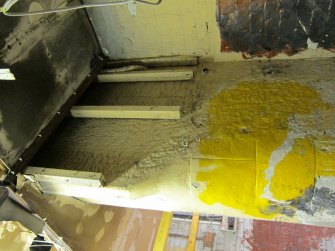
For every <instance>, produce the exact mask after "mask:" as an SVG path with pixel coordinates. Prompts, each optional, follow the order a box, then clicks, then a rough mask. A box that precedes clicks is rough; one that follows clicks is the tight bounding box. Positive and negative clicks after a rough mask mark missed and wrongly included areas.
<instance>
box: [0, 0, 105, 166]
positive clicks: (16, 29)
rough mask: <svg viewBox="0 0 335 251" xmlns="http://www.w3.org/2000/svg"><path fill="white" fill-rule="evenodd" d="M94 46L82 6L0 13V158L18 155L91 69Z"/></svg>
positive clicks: (38, 1) (37, 5) (38, 0)
mask: <svg viewBox="0 0 335 251" xmlns="http://www.w3.org/2000/svg"><path fill="white" fill-rule="evenodd" d="M51 2H52V1H44V0H35V1H19V3H17V4H16V5H15V6H14V7H15V8H13V10H17V11H18V10H22V11H23V10H28V9H30V10H39V9H42V8H50V6H48V5H50V4H51ZM0 4H1V5H2V4H3V1H0ZM99 55H100V49H99V47H98V44H97V42H96V40H95V36H94V33H93V31H92V30H91V27H90V24H89V21H88V19H87V17H86V14H85V12H83V11H77V12H66V13H61V14H51V15H44V16H41V15H39V16H31V17H22V18H21V17H6V16H4V15H2V14H1V15H0V69H1V68H10V70H11V72H12V73H14V75H15V77H16V80H15V81H3V80H0V158H1V159H2V160H4V161H5V162H6V163H7V164H8V165H9V166H11V165H13V163H14V162H15V161H16V160H17V159H18V158H20V156H21V154H22V152H23V151H24V150H25V149H26V148H27V147H29V146H30V145H31V143H32V142H33V140H34V139H35V138H36V137H37V135H38V134H39V132H40V130H41V129H42V128H43V127H44V126H45V125H46V124H47V123H48V122H49V121H50V119H51V118H52V117H54V116H55V114H56V113H57V111H58V109H59V108H60V107H61V105H62V104H64V103H65V101H66V100H67V99H68V98H69V97H70V96H71V95H72V94H73V90H75V89H77V88H78V86H79V85H80V84H81V83H82V82H83V80H84V79H85V78H86V77H87V76H88V75H89V73H90V72H91V63H92V62H93V61H94V60H96V59H97V57H98V56H99Z"/></svg>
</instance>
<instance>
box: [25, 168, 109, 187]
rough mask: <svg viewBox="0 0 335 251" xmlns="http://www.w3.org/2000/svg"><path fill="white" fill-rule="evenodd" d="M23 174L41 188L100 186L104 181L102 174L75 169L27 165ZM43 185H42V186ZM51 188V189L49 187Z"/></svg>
mask: <svg viewBox="0 0 335 251" xmlns="http://www.w3.org/2000/svg"><path fill="white" fill-rule="evenodd" d="M24 175H25V176H26V177H27V176H28V177H29V176H30V177H31V178H32V179H33V180H34V181H37V182H39V183H40V184H43V185H42V190H43V191H44V189H45V190H49V188H54V187H57V186H64V185H68V186H85V187H102V186H103V183H104V181H105V178H104V176H103V174H101V173H95V172H84V171H75V170H63V169H54V168H43V167H33V166H29V167H28V168H27V169H26V171H25V172H24ZM43 186H44V187H43ZM51 190H52V189H51Z"/></svg>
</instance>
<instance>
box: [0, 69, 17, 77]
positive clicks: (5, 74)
mask: <svg viewBox="0 0 335 251" xmlns="http://www.w3.org/2000/svg"><path fill="white" fill-rule="evenodd" d="M0 80H15V76H14V74H13V73H11V72H10V69H8V68H6V69H0Z"/></svg>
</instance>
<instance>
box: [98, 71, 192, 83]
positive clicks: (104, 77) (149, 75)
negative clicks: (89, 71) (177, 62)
mask: <svg viewBox="0 0 335 251" xmlns="http://www.w3.org/2000/svg"><path fill="white" fill-rule="evenodd" d="M192 78H193V69H192V68H176V69H163V70H145V71H130V72H120V73H107V74H100V75H98V81H99V82H102V83H105V82H108V83H113V82H116V83H120V82H124V83H127V82H144V81H180V80H190V79H192Z"/></svg>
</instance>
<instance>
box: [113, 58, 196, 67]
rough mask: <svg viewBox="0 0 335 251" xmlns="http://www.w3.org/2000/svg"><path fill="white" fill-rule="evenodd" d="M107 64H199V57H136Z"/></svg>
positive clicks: (149, 65)
mask: <svg viewBox="0 0 335 251" xmlns="http://www.w3.org/2000/svg"><path fill="white" fill-rule="evenodd" d="M107 64H108V65H109V66H111V67H122V66H127V65H142V66H147V67H169V66H195V65H197V64H198V58H197V57H194V56H168V57H159V58H157V57H156V58H135V59H126V60H117V61H110V62H108V63H107Z"/></svg>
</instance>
